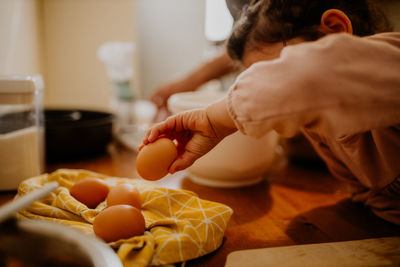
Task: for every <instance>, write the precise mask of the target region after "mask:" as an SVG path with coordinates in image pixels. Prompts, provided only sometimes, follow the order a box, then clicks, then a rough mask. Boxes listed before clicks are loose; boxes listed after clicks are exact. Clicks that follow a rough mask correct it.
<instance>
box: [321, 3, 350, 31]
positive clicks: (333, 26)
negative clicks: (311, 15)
mask: <svg viewBox="0 0 400 267" xmlns="http://www.w3.org/2000/svg"><path fill="white" fill-rule="evenodd" d="M321 28H322V31H323V32H325V33H327V34H328V33H339V32H347V33H350V34H352V33H353V26H352V25H351V21H350V19H349V17H348V16H347V15H346V14H345V13H344V12H343V11H341V10H339V9H328V10H327V11H325V12H324V14H322V16H321Z"/></svg>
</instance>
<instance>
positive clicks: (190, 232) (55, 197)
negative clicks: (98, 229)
mask: <svg viewBox="0 0 400 267" xmlns="http://www.w3.org/2000/svg"><path fill="white" fill-rule="evenodd" d="M88 177H95V178H100V179H103V180H104V181H105V182H106V183H107V184H108V185H109V187H110V188H111V187H113V186H115V185H116V184H119V183H130V184H133V185H135V186H137V188H138V189H139V191H140V194H141V199H142V203H143V204H142V213H143V215H144V218H145V221H146V231H145V233H144V234H143V235H142V236H136V237H132V238H130V239H121V240H118V241H116V242H111V243H109V245H110V246H111V247H112V248H114V249H115V251H116V252H117V254H118V256H119V258H120V259H121V261H122V263H123V265H124V266H148V265H165V264H172V263H177V262H184V261H187V260H190V259H194V258H197V257H200V256H202V255H205V254H207V253H210V252H212V251H214V250H216V249H217V248H218V247H219V246H220V245H221V243H222V239H223V236H224V231H225V229H226V225H227V223H228V221H229V219H230V217H231V215H232V209H231V208H230V207H228V206H226V205H223V204H220V203H216V202H211V201H207V200H203V199H200V198H199V197H198V196H197V195H196V194H195V193H193V192H190V191H185V190H173V189H167V188H161V187H156V186H155V184H154V183H151V182H148V181H145V180H142V179H128V178H118V177H109V176H106V175H102V174H99V173H94V172H90V171H86V170H72V169H60V170H57V171H55V172H53V173H50V174H43V175H41V176H37V177H33V178H30V179H27V180H25V181H23V182H22V183H21V184H20V186H19V188H18V194H17V196H16V198H18V197H19V196H22V195H24V194H26V193H28V192H30V191H32V190H35V189H37V188H39V187H41V186H43V185H44V184H46V183H49V182H52V181H57V182H58V183H59V187H58V188H57V189H56V190H55V191H54V192H53V193H51V194H50V195H49V196H48V197H46V198H44V199H42V200H40V201H36V202H34V203H33V204H32V205H31V206H30V207H28V208H26V209H24V210H21V211H20V212H19V213H18V217H19V218H29V219H39V220H47V221H53V222H57V223H61V224H64V225H69V226H71V227H73V228H75V229H77V230H79V231H81V232H83V233H86V234H88V235H94V233H93V228H92V222H93V220H94V217H95V216H96V215H97V214H98V213H99V212H101V211H102V210H103V209H105V208H106V207H107V204H106V202H105V201H104V202H102V203H100V204H99V205H98V206H97V207H96V208H95V209H89V208H88V207H87V206H86V205H84V204H82V203H80V202H78V201H77V200H76V199H75V198H74V197H72V196H71V195H70V193H69V189H70V188H71V187H72V185H73V184H74V183H75V182H77V181H80V180H82V179H84V178H88Z"/></svg>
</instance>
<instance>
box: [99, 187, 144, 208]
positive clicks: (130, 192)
mask: <svg viewBox="0 0 400 267" xmlns="http://www.w3.org/2000/svg"><path fill="white" fill-rule="evenodd" d="M119 204H125V205H131V206H133V207H135V208H137V209H140V208H141V207H142V200H141V199H140V192H139V190H138V189H137V187H136V186H134V185H132V184H128V183H123V184H118V185H116V186H114V187H113V188H111V190H110V192H109V193H108V195H107V206H108V207H110V206H115V205H119Z"/></svg>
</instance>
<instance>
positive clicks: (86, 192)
mask: <svg viewBox="0 0 400 267" xmlns="http://www.w3.org/2000/svg"><path fill="white" fill-rule="evenodd" d="M69 192H70V194H71V196H73V197H74V198H75V199H76V200H78V201H79V202H81V203H83V204H85V205H86V206H87V207H88V208H91V209H93V208H96V207H97V205H98V204H100V203H101V202H102V201H104V200H105V199H106V197H107V194H108V192H109V188H108V185H107V184H106V183H105V182H104V181H103V180H101V179H98V178H85V179H83V180H80V181H78V182H76V183H75V184H74V185H73V186H72V187H71V189H70V190H69Z"/></svg>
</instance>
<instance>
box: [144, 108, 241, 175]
mask: <svg viewBox="0 0 400 267" xmlns="http://www.w3.org/2000/svg"><path fill="white" fill-rule="evenodd" d="M215 107H216V108H218V109H220V108H223V109H224V108H225V105H220V106H219V107H217V106H215ZM214 109H215V108H214ZM208 111H209V108H208V109H195V110H190V111H186V112H182V113H179V114H177V115H174V116H171V117H169V118H167V119H166V120H165V121H163V122H161V123H159V124H157V125H155V126H153V127H152V128H150V129H149V130H148V131H147V133H146V137H145V138H144V139H143V143H142V145H141V146H140V147H139V150H140V149H142V147H143V146H145V145H146V144H148V143H151V142H154V141H155V140H157V139H158V138H160V137H168V138H170V139H175V140H176V141H177V142H178V157H177V159H176V160H175V161H174V162H173V163H172V164H171V166H170V168H169V172H170V173H175V172H177V171H180V170H183V169H186V168H187V167H189V166H190V165H192V164H193V162H194V161H195V160H197V159H198V158H200V157H201V156H203V155H204V154H206V153H207V152H208V151H210V150H211V149H212V148H214V147H215V146H216V145H217V144H218V143H219V142H220V141H221V140H222V139H223V138H224V137H226V136H227V135H229V134H231V133H233V132H234V131H236V127H234V126H233V127H226V124H224V123H222V124H221V123H219V121H218V119H219V118H218V117H216V118H214V115H213V114H219V112H215V110H213V112H211V113H210V112H208ZM209 114H210V115H209ZM232 125H233V123H232Z"/></svg>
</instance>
